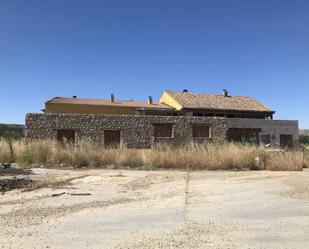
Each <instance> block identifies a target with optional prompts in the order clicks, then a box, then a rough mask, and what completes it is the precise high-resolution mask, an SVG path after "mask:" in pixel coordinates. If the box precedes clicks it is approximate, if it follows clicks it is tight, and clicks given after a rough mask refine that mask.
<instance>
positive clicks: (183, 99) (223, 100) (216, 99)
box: [166, 91, 274, 112]
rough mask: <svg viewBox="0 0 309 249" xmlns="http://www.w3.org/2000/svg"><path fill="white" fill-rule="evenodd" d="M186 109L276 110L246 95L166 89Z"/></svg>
mask: <svg viewBox="0 0 309 249" xmlns="http://www.w3.org/2000/svg"><path fill="white" fill-rule="evenodd" d="M166 92H167V93H168V94H169V95H170V96H171V97H172V98H173V99H174V100H175V101H177V102H178V103H179V104H180V105H181V106H182V108H184V109H209V110H231V111H259V112H274V111H273V110H271V109H270V108H268V107H267V106H266V105H264V104H262V103H260V102H259V101H257V100H255V99H253V98H251V97H246V96H227V97H226V96H224V95H223V94H222V95H219V94H218V95H217V94H204V93H191V92H175V91H166Z"/></svg>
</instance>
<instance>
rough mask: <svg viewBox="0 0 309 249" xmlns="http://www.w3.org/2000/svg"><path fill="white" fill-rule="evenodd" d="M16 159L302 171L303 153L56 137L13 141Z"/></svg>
mask: <svg viewBox="0 0 309 249" xmlns="http://www.w3.org/2000/svg"><path fill="white" fill-rule="evenodd" d="M13 149H14V159H15V162H16V163H17V164H19V165H21V166H38V165H45V166H62V167H66V166H73V167H107V166H108V167H112V168H122V167H130V168H140V169H146V170H147V169H149V170H150V169H184V170H188V169H189V170H203V169H207V170H234V169H237V170H242V169H268V170H301V169H302V167H303V164H304V154H303V153H301V152H286V151H273V152H272V151H267V150H265V149H264V148H262V147H257V146H252V145H248V144H246V145H242V144H233V143H225V144H214V143H205V144H197V143H193V142H192V143H187V144H186V145H184V146H181V147H172V146H168V145H157V146H154V147H153V148H152V149H128V148H125V147H121V148H118V149H104V148H103V147H102V146H101V145H99V144H96V143H94V142H93V141H91V140H83V141H79V143H78V145H76V146H74V145H72V144H70V143H62V144H59V143H57V142H55V141H52V140H40V141H32V142H28V143H25V142H24V141H16V142H14V143H13ZM8 153H9V149H8V145H7V144H6V143H5V142H4V141H0V162H5V160H7V158H9V155H8Z"/></svg>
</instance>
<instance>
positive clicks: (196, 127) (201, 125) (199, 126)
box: [192, 124, 211, 138]
mask: <svg viewBox="0 0 309 249" xmlns="http://www.w3.org/2000/svg"><path fill="white" fill-rule="evenodd" d="M199 128H207V129H208V132H207V134H208V135H207V136H198V135H196V133H198V132H196V131H195V129H199ZM192 137H193V138H211V127H210V125H205V124H192Z"/></svg>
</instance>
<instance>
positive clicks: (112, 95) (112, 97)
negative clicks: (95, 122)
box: [110, 94, 115, 103]
mask: <svg viewBox="0 0 309 249" xmlns="http://www.w3.org/2000/svg"><path fill="white" fill-rule="evenodd" d="M110 102H111V103H114V102H115V96H114V94H111V97H110Z"/></svg>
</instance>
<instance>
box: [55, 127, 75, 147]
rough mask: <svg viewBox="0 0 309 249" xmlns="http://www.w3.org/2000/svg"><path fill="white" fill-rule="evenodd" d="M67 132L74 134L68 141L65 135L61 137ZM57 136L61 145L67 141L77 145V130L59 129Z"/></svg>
mask: <svg viewBox="0 0 309 249" xmlns="http://www.w3.org/2000/svg"><path fill="white" fill-rule="evenodd" d="M65 132H72V133H74V134H73V136H72V137H71V138H69V139H68V138H67V137H66V136H65V135H62V136H61V133H65ZM59 133H60V134H59ZM56 136H57V141H58V142H60V143H63V142H65V140H67V141H66V142H68V143H72V144H75V141H76V130H74V129H57V130H56Z"/></svg>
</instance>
